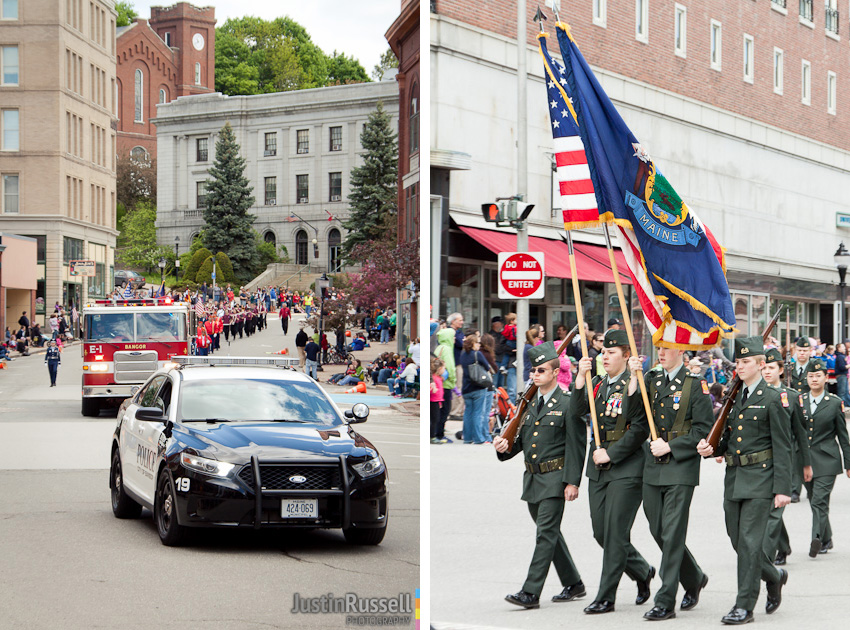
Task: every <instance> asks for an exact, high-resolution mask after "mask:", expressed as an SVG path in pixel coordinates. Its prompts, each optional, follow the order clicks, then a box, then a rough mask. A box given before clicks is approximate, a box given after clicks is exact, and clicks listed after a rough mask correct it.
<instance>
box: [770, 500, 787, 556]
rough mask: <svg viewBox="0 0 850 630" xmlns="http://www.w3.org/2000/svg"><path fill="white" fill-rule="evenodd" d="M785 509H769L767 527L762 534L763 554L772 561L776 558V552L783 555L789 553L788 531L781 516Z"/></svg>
mask: <svg viewBox="0 0 850 630" xmlns="http://www.w3.org/2000/svg"><path fill="white" fill-rule="evenodd" d="M784 512H785V508H784V507H781V508H776V507H771V508H770V514H769V515H768V517H767V527H766V528H765V532H764V552H765V553H766V554H767V557H768V558H769V559H770V560H771V561H772V560H773V559H774V558H776V552H777V551H778V552H781V553H784V554H786V555H787V554H789V553H791V541H790V540H789V538H788V530H787V529H785V521H783V520H782V514H783V513H784Z"/></svg>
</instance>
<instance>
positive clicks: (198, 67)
mask: <svg viewBox="0 0 850 630" xmlns="http://www.w3.org/2000/svg"><path fill="white" fill-rule="evenodd" d="M200 84H201V64H200V62H195V85H200Z"/></svg>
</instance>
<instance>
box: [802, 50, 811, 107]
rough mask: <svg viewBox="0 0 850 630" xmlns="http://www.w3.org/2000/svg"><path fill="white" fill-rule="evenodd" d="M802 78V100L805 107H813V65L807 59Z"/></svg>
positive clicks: (804, 61)
mask: <svg viewBox="0 0 850 630" xmlns="http://www.w3.org/2000/svg"><path fill="white" fill-rule="evenodd" d="M800 74H801V77H802V79H803V81H802V83H803V91H802V100H803V105H811V104H812V64H811V63H810V62H808V61H806V60H805V59H803V68H802V71H801V73H800Z"/></svg>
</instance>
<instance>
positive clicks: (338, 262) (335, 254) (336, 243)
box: [328, 228, 342, 273]
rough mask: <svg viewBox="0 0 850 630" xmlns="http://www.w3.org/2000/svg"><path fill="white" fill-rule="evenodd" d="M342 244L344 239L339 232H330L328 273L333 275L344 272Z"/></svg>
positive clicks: (333, 230) (335, 230)
mask: <svg viewBox="0 0 850 630" xmlns="http://www.w3.org/2000/svg"><path fill="white" fill-rule="evenodd" d="M340 243H342V238H341V237H340V234H339V230H337V229H336V228H334V229H332V230H331V231H330V232H328V271H330V272H331V273H339V272H340V271H342V257H341V256H340Z"/></svg>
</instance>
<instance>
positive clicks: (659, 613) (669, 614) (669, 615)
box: [643, 606, 676, 621]
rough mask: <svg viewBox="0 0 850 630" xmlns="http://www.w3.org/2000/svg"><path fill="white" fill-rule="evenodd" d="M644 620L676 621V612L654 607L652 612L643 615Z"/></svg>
mask: <svg viewBox="0 0 850 630" xmlns="http://www.w3.org/2000/svg"><path fill="white" fill-rule="evenodd" d="M643 618H644V619H649V620H650V621H664V620H665V619H675V618H676V611H675V610H671V609H670V608H662V607H661V606H653V607H652V610H650V611H649V612H647V613H644V615H643Z"/></svg>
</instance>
